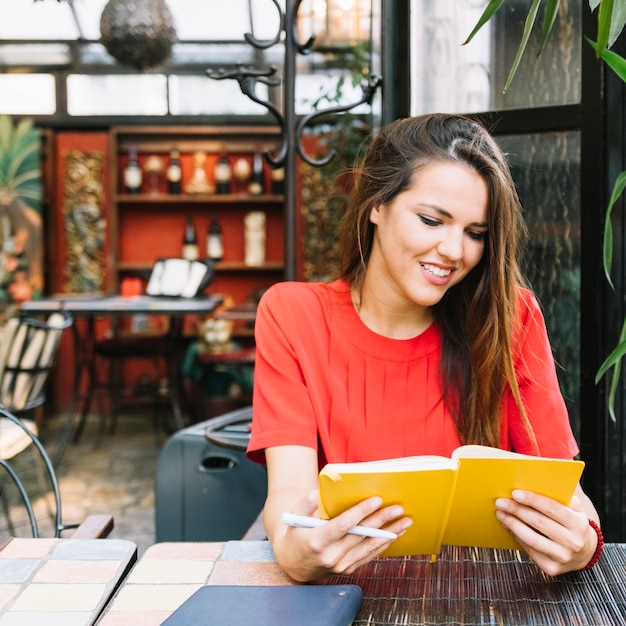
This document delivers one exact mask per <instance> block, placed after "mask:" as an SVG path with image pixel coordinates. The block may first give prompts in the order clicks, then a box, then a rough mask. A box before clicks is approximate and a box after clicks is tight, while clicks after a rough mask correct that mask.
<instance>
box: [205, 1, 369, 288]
mask: <svg viewBox="0 0 626 626" xmlns="http://www.w3.org/2000/svg"><path fill="white" fill-rule="evenodd" d="M272 2H273V3H274V5H275V7H276V9H277V10H278V13H279V16H280V27H279V30H278V32H277V33H276V35H275V37H274V38H272V39H270V40H267V41H259V40H258V39H255V38H254V37H253V36H252V34H251V33H246V34H245V35H244V36H245V39H246V41H247V42H248V43H249V44H250V45H251V46H254V47H255V48H257V49H258V50H261V49H266V48H270V47H271V46H274V45H276V44H277V43H279V42H280V41H281V35H282V34H283V33H284V46H285V61H284V76H283V78H282V80H281V79H280V78H278V77H275V74H276V70H277V68H276V67H275V66H269V67H268V68H265V69H259V68H255V67H250V66H244V65H242V64H238V65H237V66H236V67H235V69H233V70H225V69H220V70H217V71H213V70H208V71H207V75H208V76H209V77H210V78H214V79H217V80H222V79H226V78H228V79H235V80H236V81H237V82H238V83H239V87H240V88H241V91H242V92H243V93H244V94H246V96H248V97H249V98H250V99H251V100H253V101H254V102H256V103H258V104H260V105H262V106H264V107H265V108H266V109H267V110H268V111H269V112H270V113H271V114H272V116H273V117H274V118H275V119H276V121H277V122H278V125H279V127H280V129H281V134H282V144H281V147H280V149H279V150H278V152H277V153H275V154H272V153H269V152H266V153H265V155H264V156H265V159H266V161H267V162H268V163H269V165H270V166H271V167H273V168H278V167H284V169H285V259H284V262H285V280H295V279H296V274H297V271H296V270H297V263H296V236H297V229H296V215H297V198H296V157H297V156H299V157H300V158H301V159H302V160H303V161H305V162H306V163H309V164H310V165H325V164H326V163H328V162H329V161H331V160H332V159H333V157H334V156H335V155H334V152H330V153H328V154H327V155H326V156H325V157H323V158H321V159H314V158H313V157H311V156H310V155H309V154H308V153H307V152H306V149H305V147H304V145H303V140H302V136H303V133H304V130H305V128H306V127H307V126H312V125H314V124H315V123H316V122H317V120H318V119H320V118H322V117H327V116H329V115H335V114H340V113H345V112H346V111H350V110H351V109H354V108H355V107H357V106H359V105H361V104H364V103H367V104H370V103H371V101H372V98H373V97H374V94H375V93H376V89H377V88H378V87H379V85H380V84H381V78H379V77H377V76H372V77H370V78H369V79H368V80H367V81H366V82H365V83H364V84H363V85H362V90H363V96H362V98H361V99H360V100H359V101H358V102H354V103H352V104H349V105H346V106H337V107H331V108H327V109H324V110H317V111H314V112H312V113H310V114H309V115H306V116H304V117H302V118H301V119H300V120H298V119H297V116H296V114H295V110H294V106H295V83H296V55H297V54H309V53H310V52H311V51H312V49H313V43H314V42H315V37H310V38H309V39H308V41H306V42H304V43H302V42H301V41H300V39H299V36H298V32H297V17H298V9H299V7H300V4H301V3H302V0H287V1H286V5H285V11H284V12H283V10H282V9H281V7H280V5H279V3H278V0H272ZM281 82H282V85H283V108H282V112H281V111H280V110H279V109H278V107H276V106H275V105H274V104H272V103H271V102H267V101H264V100H262V99H261V98H259V97H258V96H257V95H256V85H257V83H264V84H266V85H269V86H277V85H279V84H281Z"/></svg>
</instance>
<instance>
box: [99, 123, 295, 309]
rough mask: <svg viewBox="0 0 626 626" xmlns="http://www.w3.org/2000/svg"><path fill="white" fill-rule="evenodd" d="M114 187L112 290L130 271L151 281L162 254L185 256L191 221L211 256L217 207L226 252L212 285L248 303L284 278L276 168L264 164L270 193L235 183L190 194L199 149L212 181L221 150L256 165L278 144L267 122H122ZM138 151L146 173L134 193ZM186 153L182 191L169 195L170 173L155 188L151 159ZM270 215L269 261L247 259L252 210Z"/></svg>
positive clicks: (115, 136) (116, 136)
mask: <svg viewBox="0 0 626 626" xmlns="http://www.w3.org/2000/svg"><path fill="white" fill-rule="evenodd" d="M109 138H110V149H109V155H110V163H109V165H110V167H109V171H110V173H111V175H110V178H111V187H110V204H111V213H110V218H109V222H110V223H109V225H108V227H109V232H110V240H111V242H112V262H111V267H110V270H111V275H112V281H111V282H112V285H111V287H112V290H113V291H115V292H119V290H120V284H121V281H122V280H123V279H124V278H125V277H132V276H139V277H141V278H142V279H147V277H148V275H149V273H150V270H151V268H152V265H153V264H154V261H155V260H156V259H157V258H159V257H176V256H180V254H181V247H182V241H183V234H184V228H185V223H186V221H187V218H188V217H191V218H192V219H193V222H194V226H195V229H196V234H197V237H198V245H199V254H200V257H206V238H207V232H208V227H209V222H210V219H211V215H212V214H213V213H216V214H217V215H218V218H219V222H220V225H221V227H222V233H223V240H224V258H223V260H222V261H220V262H218V263H216V273H215V279H214V281H213V282H212V283H211V285H210V286H209V291H211V292H214V293H224V294H228V295H230V296H232V298H233V300H234V302H235V303H236V304H244V303H245V302H246V301H247V300H248V298H249V297H250V296H252V295H253V293H254V292H258V291H259V290H262V289H264V288H266V287H268V286H270V285H271V284H272V283H274V282H277V281H279V280H282V279H283V260H284V198H283V196H282V195H276V194H272V192H271V191H272V182H271V170H270V167H269V165H268V164H267V163H265V162H264V163H263V168H264V179H265V191H264V193H263V195H258V196H255V195H250V194H249V193H247V192H245V191H244V192H240V191H239V190H238V189H237V186H236V185H235V183H234V179H233V184H232V185H231V192H230V193H228V194H222V195H220V194H199V195H195V194H193V195H192V194H186V193H184V189H185V185H186V183H187V182H188V181H189V180H190V179H191V177H192V175H193V171H194V164H193V155H194V153H195V152H199V151H202V152H204V153H205V154H206V157H207V158H206V164H205V172H206V174H207V179H208V180H209V181H211V182H214V175H213V169H214V166H215V163H216V162H217V159H218V158H219V156H220V154H222V153H226V154H227V155H228V159H229V162H230V165H231V168H232V166H233V165H234V162H235V161H236V160H237V159H239V158H245V159H246V160H248V161H249V162H250V164H252V158H253V155H254V153H255V152H257V151H259V150H260V151H264V150H266V149H274V148H277V147H278V146H279V142H280V135H279V129H278V128H277V127H269V126H268V127H266V126H219V127H218V126H136V127H135V126H120V127H114V128H112V129H111V130H110V132H109ZM131 146H132V147H134V148H135V149H136V150H137V155H138V161H139V165H140V167H141V168H142V171H143V184H142V189H141V193H139V194H129V193H127V192H126V190H125V188H124V185H123V171H124V168H125V167H126V164H127V162H128V153H129V149H130V148H131ZM173 148H176V149H177V150H178V151H179V152H180V162H181V168H182V172H183V178H182V189H183V191H182V193H181V194H176V195H172V194H169V193H167V182H166V178H165V172H163V174H162V175H161V176H160V178H159V181H158V185H157V186H156V187H153V186H152V184H151V181H150V180H149V178H148V176H147V173H146V171H145V164H146V161H147V159H148V158H149V157H151V156H159V157H160V158H161V159H162V161H163V164H164V166H165V167H167V164H168V163H169V154H170V150H172V149H173ZM252 210H261V211H263V212H264V213H265V215H266V262H265V264H264V265H262V266H258V267H257V266H249V265H246V264H245V263H244V256H245V255H244V217H245V216H246V214H247V213H248V212H249V211H252Z"/></svg>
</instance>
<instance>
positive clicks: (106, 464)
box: [0, 414, 167, 555]
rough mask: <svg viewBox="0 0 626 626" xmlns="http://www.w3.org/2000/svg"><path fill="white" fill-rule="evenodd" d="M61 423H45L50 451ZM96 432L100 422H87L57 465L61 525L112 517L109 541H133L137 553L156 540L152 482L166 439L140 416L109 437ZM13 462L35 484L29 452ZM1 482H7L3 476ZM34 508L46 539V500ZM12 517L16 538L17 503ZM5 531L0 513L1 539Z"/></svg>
mask: <svg viewBox="0 0 626 626" xmlns="http://www.w3.org/2000/svg"><path fill="white" fill-rule="evenodd" d="M63 419H64V418H63V417H58V418H53V419H49V420H48V422H47V423H46V425H45V427H44V428H43V430H42V432H41V440H42V442H43V443H44V445H45V446H46V448H47V449H48V451H49V453H52V451H53V450H54V444H55V442H56V437H57V436H58V432H59V430H60V427H61V426H62V421H63ZM99 428H100V423H99V419H98V418H95V417H94V418H91V419H90V420H89V421H88V423H87V425H86V427H85V430H84V432H83V435H82V437H81V439H80V441H79V442H78V443H77V444H71V445H70V446H68V448H67V450H66V452H65V455H64V457H63V459H62V461H61V464H60V466H59V467H58V470H57V474H58V478H59V484H60V488H61V499H62V510H63V521H64V522H65V523H74V522H79V521H81V520H82V519H84V518H85V516H86V515H88V514H93V513H108V514H112V515H113V517H114V522H115V528H114V530H113V532H112V533H111V535H110V537H112V538H118V539H129V540H131V541H133V542H135V543H136V544H137V546H138V552H139V555H141V554H143V552H145V550H146V548H147V547H148V546H150V545H151V544H153V543H154V542H155V521H154V478H155V471H156V466H157V461H158V457H159V453H160V451H161V447H162V445H163V444H164V443H165V441H166V440H167V435H166V434H165V433H164V432H162V431H155V429H154V427H153V423H152V420H151V418H150V417H149V416H148V415H140V414H138V415H128V416H124V417H120V418H119V419H118V423H117V427H116V429H115V431H114V432H113V433H105V434H103V435H101V434H100V433H99ZM98 440H99V441H100V444H99V445H98V446H97V447H96V446H95V443H96V442H97V441H98ZM16 460H17V462H18V465H17V467H18V470H19V471H20V472H21V473H22V472H23V473H24V474H26V475H27V476H28V482H29V483H30V484H34V485H36V484H37V480H36V479H37V474H36V471H35V469H34V463H33V456H32V454H31V452H30V451H29V450H26V451H24V452H23V453H21V455H20V456H19V457H18V458H17V459H16ZM3 481H4V482H6V479H5V478H4V477H3ZM6 490H7V492H8V491H9V490H10V486H7V487H6ZM16 500H17V494H15V495H14V496H11V501H12V502H14V501H16ZM35 510H36V512H37V514H38V518H39V519H40V521H41V535H42V536H50V532H51V528H52V526H50V525H49V522H48V519H47V515H46V500H45V499H44V498H39V500H38V501H37V503H36V509H35ZM11 517H12V519H13V522H14V525H15V527H16V532H15V535H16V536H28V535H29V533H30V530H29V527H28V525H27V518H26V514H25V512H24V510H23V508H22V507H20V506H17V503H16V506H14V507H13V506H12V509H11ZM7 532H8V530H7V524H6V519H5V516H4V514H3V513H2V511H0V535H1V534H7Z"/></svg>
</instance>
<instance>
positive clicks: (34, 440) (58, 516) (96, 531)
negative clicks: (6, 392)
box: [0, 407, 113, 539]
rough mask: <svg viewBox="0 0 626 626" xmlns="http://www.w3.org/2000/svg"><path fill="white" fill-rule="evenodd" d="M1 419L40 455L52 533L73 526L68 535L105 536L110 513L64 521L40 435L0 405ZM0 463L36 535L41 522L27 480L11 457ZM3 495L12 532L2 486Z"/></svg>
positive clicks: (51, 469)
mask: <svg viewBox="0 0 626 626" xmlns="http://www.w3.org/2000/svg"><path fill="white" fill-rule="evenodd" d="M0 420H6V421H7V422H9V423H11V424H13V426H14V427H15V428H16V429H18V430H20V431H21V432H22V433H23V434H24V436H25V437H26V438H28V439H29V440H30V445H32V446H33V448H34V450H35V451H36V453H37V454H38V455H39V460H40V461H41V462H42V463H43V467H44V470H45V473H46V475H47V479H48V484H49V486H50V489H51V491H52V497H53V500H54V505H53V511H52V524H53V535H54V537H61V536H62V533H64V532H66V531H69V530H74V532H73V533H72V535H71V537H72V538H74V539H89V538H91V539H98V538H103V537H107V536H108V535H109V534H110V532H111V530H112V529H113V517H112V516H110V515H106V514H99V515H90V516H88V517H87V518H86V519H85V520H83V521H82V522H81V523H73V524H66V523H64V522H63V517H62V511H61V492H60V488H59V482H58V479H57V476H56V472H55V470H54V467H53V465H52V461H51V460H50V457H49V456H48V453H47V452H46V449H45V448H44V446H43V445H42V443H41V441H40V440H39V438H38V437H37V436H36V435H35V434H34V433H33V432H32V431H31V430H30V428H29V427H28V426H27V425H26V424H25V423H24V420H21V419H20V418H19V417H16V416H15V415H13V414H12V413H9V412H8V411H7V410H6V409H4V408H3V407H0ZM0 467H2V469H4V470H5V472H6V473H7V474H8V476H9V477H10V479H11V481H12V483H13V484H14V485H15V487H16V489H17V492H18V493H19V496H20V498H21V502H22V504H23V505H24V507H25V509H26V512H27V514H28V520H29V524H30V531H31V533H32V536H33V537H39V536H40V524H39V522H38V520H37V516H36V514H35V509H34V506H33V498H32V497H31V494H30V493H29V489H28V487H27V485H26V482H25V481H24V480H22V478H21V477H20V475H19V473H18V471H17V470H16V469H15V467H14V465H13V464H12V463H11V459H4V458H0ZM0 488H1V487H0ZM2 499H3V503H4V506H5V513H6V514H7V521H8V522H9V528H10V530H11V531H12V533H14V529H13V527H12V524H11V521H10V512H9V503H8V501H7V499H6V493H5V489H4V488H2Z"/></svg>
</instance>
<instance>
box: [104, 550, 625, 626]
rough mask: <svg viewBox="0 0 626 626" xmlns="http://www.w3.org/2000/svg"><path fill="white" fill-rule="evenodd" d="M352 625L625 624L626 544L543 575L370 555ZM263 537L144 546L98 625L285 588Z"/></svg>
mask: <svg viewBox="0 0 626 626" xmlns="http://www.w3.org/2000/svg"><path fill="white" fill-rule="evenodd" d="M335 583H355V584H358V585H359V586H360V587H361V588H362V589H363V593H364V601H363V606H362V607H361V610H360V612H359V614H358V616H357V619H356V621H355V622H354V624H355V625H358V626H365V625H374V624H376V625H377V626H391V625H394V626H395V625H402V626H417V625H418V624H446V625H453V624H464V625H466V626H473V625H476V626H478V625H480V626H485V625H487V626H490V625H515V626H522V625H525V624H532V625H534V626H543V625H545V626H547V625H550V626H553V625H561V624H562V625H563V626H582V625H584V626H602V625H607V626H609V625H610V626H613V625H616V624H626V544H607V545H606V547H605V553H604V555H603V556H602V559H601V560H600V563H598V565H597V566H596V567H595V568H593V569H592V570H590V571H588V572H576V573H572V574H566V575H564V576H559V577H556V578H553V577H550V576H546V575H545V574H543V573H542V572H541V571H540V570H539V569H538V568H537V567H536V566H535V565H534V564H533V563H530V562H529V561H528V560H527V559H526V557H524V556H523V555H522V554H521V553H518V552H514V551H507V550H488V549H484V548H453V547H444V549H443V550H442V552H441V554H440V555H439V559H438V561H437V562H436V563H434V564H431V563H430V558H429V557H406V558H388V559H378V560H376V561H373V562H372V563H369V564H368V565H366V566H364V567H362V568H361V569H360V570H359V571H358V572H357V574H356V575H354V576H340V577H337V578H333V579H328V580H325V581H320V582H319V583H318V584H335ZM292 584H296V583H294V582H293V581H292V580H291V579H289V578H288V577H287V576H286V575H285V574H284V573H283V572H282V570H281V569H280V568H279V567H278V565H277V564H276V562H275V561H274V557H273V554H272V551H271V548H270V546H269V543H268V542H267V541H229V542H226V543H162V544H155V545H154V546H151V547H150V548H148V550H147V551H146V552H145V554H144V556H143V557H142V558H141V560H140V561H139V562H138V563H137V565H136V566H135V567H134V569H133V571H132V572H131V573H130V575H129V576H128V578H127V579H126V580H125V582H124V584H123V586H122V587H121V588H120V589H119V590H118V592H117V594H116V595H115V597H114V599H113V601H112V602H111V604H110V606H109V607H108V608H107V610H106V611H105V613H104V615H103V616H102V618H101V620H100V621H99V622H98V626H131V625H132V626H135V625H136V624H141V625H142V626H157V625H158V624H161V623H162V622H163V620H165V619H166V618H167V617H168V616H169V615H170V614H171V613H172V612H173V611H174V610H175V609H176V608H177V607H178V606H180V604H182V603H183V602H184V601H185V600H186V599H187V598H188V597H189V596H190V595H191V594H192V593H193V592H194V591H196V589H198V588H199V587H200V586H202V585H292Z"/></svg>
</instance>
